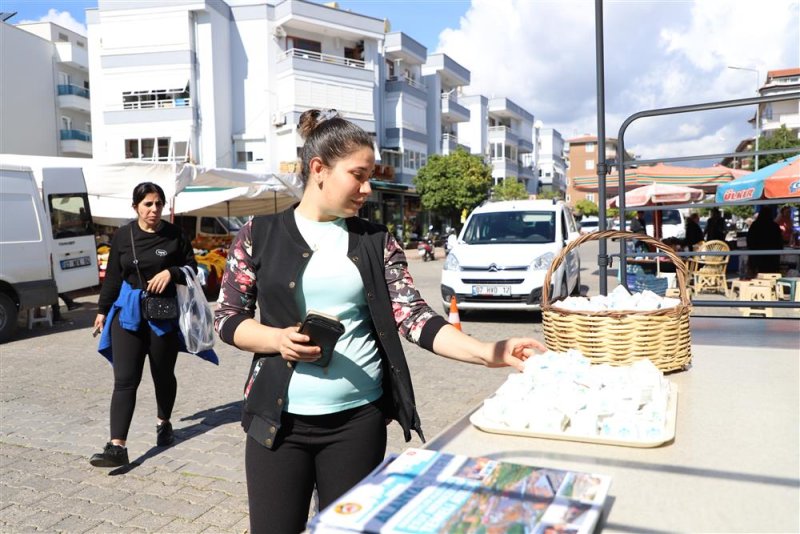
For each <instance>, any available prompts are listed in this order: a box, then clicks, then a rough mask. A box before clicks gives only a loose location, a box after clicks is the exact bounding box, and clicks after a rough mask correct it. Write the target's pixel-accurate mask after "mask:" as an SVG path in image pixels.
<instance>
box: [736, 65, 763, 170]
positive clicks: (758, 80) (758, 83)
mask: <svg viewBox="0 0 800 534" xmlns="http://www.w3.org/2000/svg"><path fill="white" fill-rule="evenodd" d="M728 68H729V69H734V70H749V71H750V72H754V73H755V74H756V96H761V91H760V90H759V88H760V86H761V74H760V73H759V72H758V69H754V68H752V67H735V66H733V65H728ZM760 114H761V104H756V146H755V148H756V159H755V164H754V167H753V170H754V171H757V170H758V169H759V166H758V138H759V137H761V117H760Z"/></svg>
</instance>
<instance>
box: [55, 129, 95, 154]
mask: <svg viewBox="0 0 800 534" xmlns="http://www.w3.org/2000/svg"><path fill="white" fill-rule="evenodd" d="M60 137H61V153H62V155H64V156H78V157H81V156H91V155H92V134H91V133H90V132H85V131H83V130H61V132H60Z"/></svg>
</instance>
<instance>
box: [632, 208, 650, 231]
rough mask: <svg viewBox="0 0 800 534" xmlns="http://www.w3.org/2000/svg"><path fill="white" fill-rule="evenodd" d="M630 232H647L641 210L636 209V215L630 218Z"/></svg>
mask: <svg viewBox="0 0 800 534" xmlns="http://www.w3.org/2000/svg"><path fill="white" fill-rule="evenodd" d="M631 232H633V233H635V234H646V233H647V223H645V220H644V213H643V212H641V211H637V212H636V216H635V217H634V218H633V219H631Z"/></svg>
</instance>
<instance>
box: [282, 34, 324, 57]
mask: <svg viewBox="0 0 800 534" xmlns="http://www.w3.org/2000/svg"><path fill="white" fill-rule="evenodd" d="M286 48H287V49H292V48H297V49H299V50H307V51H309V52H316V53H317V54H320V53H322V43H320V42H319V41H312V40H311V39H303V38H302V37H291V36H290V37H287V38H286Z"/></svg>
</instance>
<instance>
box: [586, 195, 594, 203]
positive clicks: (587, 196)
mask: <svg viewBox="0 0 800 534" xmlns="http://www.w3.org/2000/svg"><path fill="white" fill-rule="evenodd" d="M586 200H590V201H592V202H594V193H587V194H586Z"/></svg>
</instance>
